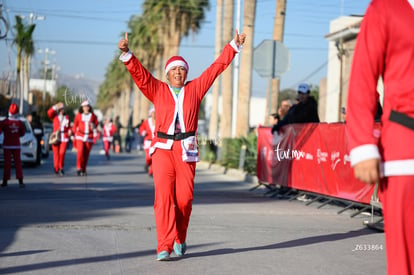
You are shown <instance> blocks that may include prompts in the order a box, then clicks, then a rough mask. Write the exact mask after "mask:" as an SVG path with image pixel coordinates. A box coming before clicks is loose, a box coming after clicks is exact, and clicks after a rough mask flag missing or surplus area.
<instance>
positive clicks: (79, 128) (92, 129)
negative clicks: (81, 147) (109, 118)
mask: <svg viewBox="0 0 414 275" xmlns="http://www.w3.org/2000/svg"><path fill="white" fill-rule="evenodd" d="M97 127H98V119H97V118H96V115H95V114H94V113H88V114H85V113H77V114H76V116H75V119H74V121H73V128H72V132H73V133H74V135H75V139H76V140H77V141H83V142H93V140H94V136H96V128H97Z"/></svg>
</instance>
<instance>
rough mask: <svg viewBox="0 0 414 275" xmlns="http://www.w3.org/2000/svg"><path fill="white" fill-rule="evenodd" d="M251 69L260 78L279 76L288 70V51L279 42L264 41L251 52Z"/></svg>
mask: <svg viewBox="0 0 414 275" xmlns="http://www.w3.org/2000/svg"><path fill="white" fill-rule="evenodd" d="M253 68H254V69H255V70H256V72H257V73H258V74H259V75H260V76H261V77H271V78H275V77H277V76H280V75H281V74H283V73H284V72H286V71H287V69H288V68H289V50H288V49H287V48H286V47H285V45H283V43H282V42H280V41H276V40H271V39H265V40H263V41H262V42H261V43H260V44H259V46H257V47H256V48H255V49H254V51H253Z"/></svg>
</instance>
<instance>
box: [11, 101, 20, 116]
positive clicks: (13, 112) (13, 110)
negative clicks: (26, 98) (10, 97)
mask: <svg viewBox="0 0 414 275" xmlns="http://www.w3.org/2000/svg"><path fill="white" fill-rule="evenodd" d="M18 113H19V106H17V104H16V103H12V104H11V105H10V107H9V116H15V115H17V114H18Z"/></svg>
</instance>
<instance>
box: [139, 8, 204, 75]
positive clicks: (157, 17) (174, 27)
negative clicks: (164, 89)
mask: <svg viewBox="0 0 414 275" xmlns="http://www.w3.org/2000/svg"><path fill="white" fill-rule="evenodd" d="M208 8H209V1H208V0H160V1H153V0H146V1H145V2H144V17H145V18H146V17H147V16H148V15H149V16H150V18H152V20H151V21H152V23H158V36H159V38H160V39H161V40H160V42H161V43H162V45H163V53H162V54H161V59H160V61H161V64H165V62H166V60H167V59H168V58H169V57H170V56H172V55H177V54H178V53H179V46H180V43H181V38H182V37H183V36H187V35H189V33H190V31H192V32H195V33H196V32H198V31H199V30H200V28H201V22H202V21H203V20H204V18H205V9H208ZM162 75H163V76H164V80H165V75H164V74H162Z"/></svg>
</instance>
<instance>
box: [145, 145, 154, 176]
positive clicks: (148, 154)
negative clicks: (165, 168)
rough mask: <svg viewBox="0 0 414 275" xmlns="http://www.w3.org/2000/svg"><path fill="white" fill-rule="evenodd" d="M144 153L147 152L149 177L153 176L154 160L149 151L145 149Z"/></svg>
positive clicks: (146, 162)
mask: <svg viewBox="0 0 414 275" xmlns="http://www.w3.org/2000/svg"><path fill="white" fill-rule="evenodd" d="M144 151H145V164H146V165H147V167H148V175H152V173H153V170H152V158H151V156H150V153H149V149H145V150H144Z"/></svg>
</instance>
